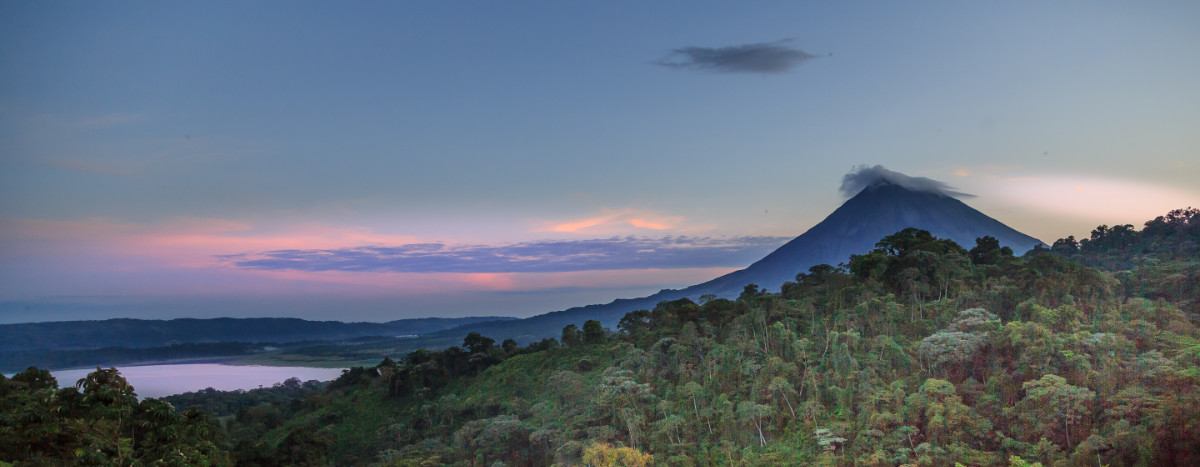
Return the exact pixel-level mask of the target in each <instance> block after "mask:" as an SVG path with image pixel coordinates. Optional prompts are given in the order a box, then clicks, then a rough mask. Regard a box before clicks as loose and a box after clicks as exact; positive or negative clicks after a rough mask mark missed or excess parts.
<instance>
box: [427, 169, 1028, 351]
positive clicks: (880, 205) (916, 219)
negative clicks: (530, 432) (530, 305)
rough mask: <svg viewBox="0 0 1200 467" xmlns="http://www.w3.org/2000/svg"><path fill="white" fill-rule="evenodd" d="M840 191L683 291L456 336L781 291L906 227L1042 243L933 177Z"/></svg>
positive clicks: (886, 173) (857, 177) (608, 320)
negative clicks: (814, 220)
mask: <svg viewBox="0 0 1200 467" xmlns="http://www.w3.org/2000/svg"><path fill="white" fill-rule="evenodd" d="M841 190H842V192H843V193H844V194H846V195H853V196H851V197H850V199H848V200H847V201H846V202H845V203H843V204H842V205H841V206H840V207H838V208H837V209H836V210H834V211H833V213H832V214H830V215H829V217H826V218H825V220H823V221H821V222H820V223H818V224H817V225H815V226H813V227H812V228H810V229H808V231H806V232H804V233H803V234H801V235H800V236H799V237H796V238H795V239H792V240H791V241H789V242H787V243H785V244H784V245H783V246H781V247H779V248H778V249H776V250H775V251H773V252H771V253H770V254H768V255H767V256H765V257H763V258H762V259H760V260H758V261H756V262H755V263H754V264H751V265H750V266H749V267H747V268H745V269H741V270H738V271H734V272H731V273H729V274H726V275H724V276H721V277H718V278H716V279H713V280H711V281H708V282H704V283H702V284H697V285H693V286H691V287H687V288H685V289H680V290H674V289H667V290H662V291H660V292H658V293H656V294H654V295H651V296H649V297H642V298H635V299H618V300H615V301H613V302H612V303H608V304H605V305H589V306H584V307H576V308H570V309H567V310H563V311H556V312H552V313H546V314H543V315H538V316H533V317H530V318H526V319H522V320H515V321H507V322H503V323H494V324H495V326H490V325H491V324H493V323H488V324H489V326H484V327H481V326H480V325H468V326H464V328H463V330H460V331H459V335H462V334H465V332H466V331H467V330H470V331H479V332H483V333H485V334H487V333H491V334H490V335H492V336H493V337H495V336H497V335H500V336H502V337H524V338H529V337H535V336H539V337H540V336H557V335H558V334H557V333H558V331H561V329H562V327H563V326H565V325H567V324H575V325H577V326H578V325H582V323H583V322H584V321H586V320H589V319H595V320H599V321H600V322H601V323H603V324H604V326H606V327H609V328H614V327H615V326H616V324H617V321H619V320H620V319H621V317H622V316H624V315H625V313H628V312H630V311H633V310H638V309H650V308H654V306H655V305H657V304H658V302H661V301H664V300H676V299H679V298H684V297H687V298H690V299H692V300H696V299H698V298H699V297H700V296H702V295H706V294H713V295H716V296H718V297H723V298H734V297H737V296H738V295H739V294H740V293H741V292H742V290H744V288H745V286H746V285H748V284H757V285H758V286H759V287H763V288H766V289H767V290H768V291H771V292H778V291H779V289H780V287H781V286H782V285H783V283H784V282H787V281H792V280H795V278H796V275H797V274H798V273H801V272H807V271H808V269H809V268H810V267H812V266H815V265H818V264H830V265H835V266H836V265H838V264H841V263H845V262H847V261H849V260H850V255H853V254H864V253H867V252H870V251H871V250H872V249H874V248H875V243H876V242H878V241H879V240H880V239H882V238H883V237H886V236H888V235H891V234H894V233H896V232H899V231H901V230H904V229H906V228H909V227H916V228H919V229H923V230H928V231H929V232H930V233H932V234H933V235H934V236H936V237H939V238H948V239H951V240H954V241H955V242H956V243H958V244H959V245H961V246H962V247H964V248H967V249H971V248H973V247H974V246H975V239H977V238H980V237H983V236H991V237H994V238H996V239H997V240H999V242H1000V245H1002V246H1007V247H1009V248H1012V250H1013V253H1014V254H1016V255H1021V254H1023V253H1025V252H1026V251H1028V250H1030V249H1032V248H1033V247H1035V246H1037V245H1039V244H1044V243H1043V242H1042V241H1040V240H1038V239H1036V238H1033V237H1031V236H1029V235H1025V234H1023V233H1021V232H1018V231H1017V230H1015V229H1013V228H1012V227H1009V226H1007V225H1004V224H1003V223H1001V222H1000V221H998V220H996V219H993V218H991V217H989V216H987V215H986V214H984V213H982V212H979V211H978V210H976V209H974V208H972V207H970V206H968V205H967V204H966V203H964V202H962V201H960V200H959V199H958V198H959V197H969V196H970V195H966V194H963V193H958V192H955V191H953V190H951V189H950V187H949V186H947V185H946V184H944V183H942V182H938V181H936V180H931V179H928V178H922V177H910V176H907V175H904V174H901V173H898V172H893V171H890V170H887V169H885V168H883V167H881V166H875V167H860V168H858V169H856V170H855V171H853V172H851V173H850V174H847V175H846V176H845V178H844V179H843V181H842V188H841ZM446 332H451V331H446Z"/></svg>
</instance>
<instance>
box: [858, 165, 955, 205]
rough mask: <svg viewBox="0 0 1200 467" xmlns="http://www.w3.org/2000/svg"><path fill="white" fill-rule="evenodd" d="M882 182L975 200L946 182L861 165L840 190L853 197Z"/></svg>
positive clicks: (877, 166)
mask: <svg viewBox="0 0 1200 467" xmlns="http://www.w3.org/2000/svg"><path fill="white" fill-rule="evenodd" d="M880 182H887V183H893V184H896V185H900V186H902V187H904V188H907V189H909V190H913V191H923V192H928V193H938V194H942V195H945V196H952V197H955V198H973V197H974V196H975V195H970V194H967V193H961V192H958V191H954V189H953V188H952V187H951V186H950V185H947V184H946V183H945V182H939V181H937V180H934V179H931V178H925V177H910V176H908V175H904V174H902V173H900V172H893V171H891V170H888V169H885V168H884V167H883V166H882V165H876V166H874V167H868V166H865V165H860V166H857V167H855V168H854V169H852V170H851V171H850V173H847V174H846V175H844V176H843V177H842V186H841V188H839V189H838V190H839V191H841V192H842V195H844V196H846V197H851V196H854V195H856V194H858V192H860V191H862V190H863V189H864V188H866V187H869V186H871V185H874V184H876V183H880Z"/></svg>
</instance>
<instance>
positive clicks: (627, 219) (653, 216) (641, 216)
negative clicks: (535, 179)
mask: <svg viewBox="0 0 1200 467" xmlns="http://www.w3.org/2000/svg"><path fill="white" fill-rule="evenodd" d="M684 222H685V219H684V218H683V217H682V216H669V215H662V214H658V213H654V212H648V211H641V210H636V209H620V210H611V209H606V210H604V211H602V214H600V215H597V216H592V217H588V218H584V219H577V220H572V221H568V222H558V223H554V222H551V223H548V224H549V226H548V227H543V228H539V229H535V231H541V232H562V233H586V234H592V235H619V234H626V233H634V232H636V231H637V230H638V229H650V230H671V229H676V228H679V227H680V226H681V225H682V224H684Z"/></svg>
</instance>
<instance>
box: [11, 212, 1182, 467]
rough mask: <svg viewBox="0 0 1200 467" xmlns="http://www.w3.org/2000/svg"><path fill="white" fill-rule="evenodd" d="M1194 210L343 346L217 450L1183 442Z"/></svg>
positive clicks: (583, 459) (955, 457)
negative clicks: (602, 310) (444, 344)
mask: <svg viewBox="0 0 1200 467" xmlns="http://www.w3.org/2000/svg"><path fill="white" fill-rule="evenodd" d="M1198 226H1200V216H1198V215H1197V211H1196V210H1192V209H1189V210H1180V211H1174V212H1172V213H1171V214H1169V215H1168V216H1165V217H1162V218H1159V219H1155V220H1153V221H1150V222H1148V223H1147V224H1146V228H1145V229H1143V230H1142V231H1140V232H1137V231H1133V233H1132V234H1130V233H1129V232H1127V229H1124V228H1120V229H1107V228H1102V229H1097V232H1093V235H1092V238H1091V239H1088V240H1087V241H1086V242H1075V243H1074V244H1072V242H1071V241H1068V240H1067V239H1064V240H1060V241H1059V242H1056V243H1055V245H1054V246H1053V247H1051V248H1048V249H1047V248H1042V249H1037V250H1034V251H1032V252H1030V253H1029V254H1027V255H1025V256H1024V257H1014V256H1012V252H1011V251H1010V250H1008V249H1006V248H1002V247H1000V246H999V244H998V243H997V242H995V241H994V240H993V239H990V238H987V237H985V238H981V239H979V240H977V243H976V245H973V246H971V248H970V249H969V250H968V249H966V248H963V247H962V246H959V245H957V244H955V243H954V242H952V241H949V240H945V239H939V238H936V237H934V236H932V235H930V234H929V233H928V232H925V231H921V230H916V229H908V230H904V231H901V232H897V233H896V234H894V235H891V236H888V237H886V238H884V239H882V240H881V241H880V242H879V244H878V245H877V247H876V249H875V250H874V251H871V252H867V253H865V254H862V255H858V256H854V257H853V258H852V259H851V260H850V261H849V262H848V263H847V264H845V265H842V266H839V267H834V266H829V265H819V266H815V267H813V268H811V269H810V270H809V271H808V272H806V273H803V274H800V275H798V276H797V277H796V280H795V281H794V282H789V283H787V284H785V285H784V286H783V287H782V289H781V290H780V292H779V293H768V292H767V291H764V290H761V289H760V288H759V287H757V286H755V285H753V284H751V285H748V286H747V287H746V288H745V290H744V292H743V293H742V295H741V296H740V297H738V298H737V299H736V300H727V299H720V298H716V297H711V296H709V297H702V298H701V299H700V300H699V302H693V301H691V300H688V299H681V300H676V301H669V302H662V303H660V304H659V305H658V306H656V307H654V308H653V309H651V310H640V311H635V312H632V313H629V314H628V315H626V316H625V317H624V318H623V319H622V320H621V321H620V323H619V325H618V329H616V330H615V331H614V330H606V329H603V328H602V327H601V326H600V323H598V322H595V321H592V322H588V323H585V324H584V325H583V326H582V327H581V328H580V327H576V326H574V325H570V326H567V327H566V328H564V329H563V330H562V335H561V338H560V339H558V340H555V339H546V340H543V341H541V342H539V343H536V344H533V345H530V346H527V347H524V348H521V347H518V346H517V345H516V342H514V341H511V340H506V341H504V342H502V343H500V344H499V345H497V344H496V342H495V341H494V340H492V339H490V338H487V337H485V336H482V335H479V334H471V335H469V336H467V338H466V339H465V340H464V341H463V344H462V346H459V347H451V348H448V349H445V350H441V351H426V350H420V351H416V352H412V353H410V354H408V355H406V356H404V357H402V358H399V359H398V360H397V361H392V360H391V359H385V360H384V361H383V362H382V363H381V364H379V365H377V366H375V367H356V368H351V369H349V370H347V371H345V372H344V373H343V375H342V376H341V377H340V378H338V379H337V380H336V381H334V382H332V383H330V384H329V385H328V387H327V388H325V389H324V390H322V391H312V392H309V393H306V394H303V395H299V396H297V397H296V398H295V399H292V400H291V402H283V401H273V402H270V403H264V404H259V405H247V406H240V408H238V409H237V410H238V411H237V415H236V417H233V418H230V419H228V420H227V423H226V427H227V430H228V433H229V434H228V436H229V439H228V442H227V443H226V444H225V446H226V447H227V449H229V450H230V453H231V456H232V458H233V459H234V460H235V462H237V463H238V464H239V465H278V464H281V463H282V464H290V465H354V464H359V465H369V464H373V465H386V466H409V465H413V466H415V465H440V464H452V465H473V466H480V465H514V466H515V465H550V464H559V465H579V464H586V465H650V464H660V465H771V464H785V465H786V464H832V465H901V464H911V465H955V463H961V464H964V465H1036V463H1041V464H1043V465H1055V464H1059V465H1113V466H1116V465H1154V464H1165V465H1200V328H1198V324H1200V314H1198V313H1197V311H1198V310H1197V304H1198V303H1200V281H1198V280H1197V279H1198V278H1200V255H1198V251H1200V250H1198V248H1200V227H1198ZM1114 230H1115V231H1116V232H1117V233H1115V234H1114V233H1113V232H1114ZM1110 235H1116V237H1111V238H1110ZM1118 237H1119V238H1120V239H1121V240H1118ZM10 407H11V406H10Z"/></svg>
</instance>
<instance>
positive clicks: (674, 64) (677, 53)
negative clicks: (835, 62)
mask: <svg viewBox="0 0 1200 467" xmlns="http://www.w3.org/2000/svg"><path fill="white" fill-rule="evenodd" d="M789 42H791V39H784V40H781V41H776V42H763V43H759V44H746V45H734V46H729V47H718V48H710V47H695V46H689V47H681V48H678V49H675V50H672V51H671V53H670V54H668V55H667V56H666V57H663V58H661V59H659V60H658V61H656V62H654V63H655V64H658V65H662V66H665V67H667V68H676V69H681V70H703V71H720V72H728V73H785V72H787V71H789V70H791V69H792V68H794V67H795V66H796V65H799V64H801V63H803V62H805V61H808V60H810V59H813V58H816V57H817V56H816V55H813V54H810V53H808V52H805V51H803V50H800V49H796V48H792V47H788V46H787V45H785V44H787V43H789Z"/></svg>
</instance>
